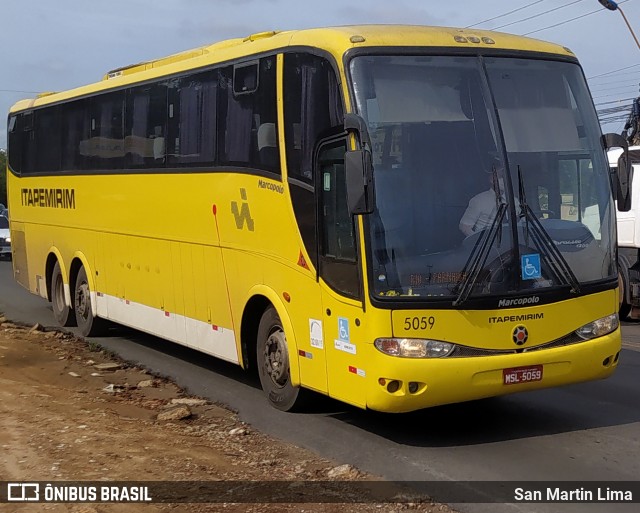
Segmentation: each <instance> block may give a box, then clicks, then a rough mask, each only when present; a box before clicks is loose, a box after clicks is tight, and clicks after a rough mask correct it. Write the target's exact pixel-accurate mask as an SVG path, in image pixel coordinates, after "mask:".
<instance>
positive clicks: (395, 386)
mask: <svg viewBox="0 0 640 513" xmlns="http://www.w3.org/2000/svg"><path fill="white" fill-rule="evenodd" d="M399 389H400V382H399V381H398V380H397V379H394V380H393V381H389V384H388V385H387V392H389V393H390V394H393V393H395V392H397V391H398V390H399Z"/></svg>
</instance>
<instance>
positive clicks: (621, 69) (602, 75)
mask: <svg viewBox="0 0 640 513" xmlns="http://www.w3.org/2000/svg"><path fill="white" fill-rule="evenodd" d="M637 66H640V64H632V65H631V66H625V67H624V68H619V69H614V70H613V71H607V72H606V73H600V74H599V75H594V76H592V77H587V80H593V79H594V78H599V77H606V76H607V75H611V74H613V73H617V72H618V71H625V70H628V69H631V68H635V67H637ZM634 73H635V71H634Z"/></svg>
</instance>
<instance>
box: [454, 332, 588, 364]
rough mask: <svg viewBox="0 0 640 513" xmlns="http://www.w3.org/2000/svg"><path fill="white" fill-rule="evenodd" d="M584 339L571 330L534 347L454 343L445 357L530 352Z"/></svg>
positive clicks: (576, 342)
mask: <svg viewBox="0 0 640 513" xmlns="http://www.w3.org/2000/svg"><path fill="white" fill-rule="evenodd" d="M584 341H585V340H584V339H583V338H580V337H579V336H578V335H577V334H576V333H575V332H572V333H570V334H569V335H565V336H564V337H561V338H558V339H556V340H552V341H551V342H547V343H545V344H540V345H539V346H534V347H525V348H523V347H518V348H515V349H481V348H478V347H468V346H460V345H456V348H455V349H454V350H453V352H452V353H451V354H450V355H449V356H448V357H447V358H471V357H475V356H499V355H504V354H517V353H531V352H533V351H540V350H543V349H552V348H554V347H562V346H569V345H571V344H578V343H580V342H584Z"/></svg>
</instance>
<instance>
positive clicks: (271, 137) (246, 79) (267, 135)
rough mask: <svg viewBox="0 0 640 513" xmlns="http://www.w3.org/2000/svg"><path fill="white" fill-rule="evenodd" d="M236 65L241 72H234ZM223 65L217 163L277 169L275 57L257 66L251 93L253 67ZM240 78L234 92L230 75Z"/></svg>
mask: <svg viewBox="0 0 640 513" xmlns="http://www.w3.org/2000/svg"><path fill="white" fill-rule="evenodd" d="M238 68H240V69H241V71H238ZM238 68H237V69H236V70H235V71H234V69H233V67H231V66H229V67H227V68H223V69H221V70H220V73H219V85H220V99H219V106H220V123H221V125H220V162H221V163H222V164H227V165H232V166H241V167H252V168H258V169H265V170H268V171H273V172H276V173H279V172H280V157H279V150H278V127H277V105H276V58H275V57H265V58H263V59H260V61H259V65H258V72H259V76H258V77H257V79H255V81H256V82H257V89H255V91H254V92H253V93H251V87H253V86H254V85H255V84H254V82H253V81H254V79H251V73H250V70H252V69H255V66H246V65H239V66H238ZM234 73H235V76H236V77H237V79H238V80H242V84H238V86H237V87H236V90H237V91H240V90H241V91H243V92H242V93H241V94H236V93H234V85H233V76H234Z"/></svg>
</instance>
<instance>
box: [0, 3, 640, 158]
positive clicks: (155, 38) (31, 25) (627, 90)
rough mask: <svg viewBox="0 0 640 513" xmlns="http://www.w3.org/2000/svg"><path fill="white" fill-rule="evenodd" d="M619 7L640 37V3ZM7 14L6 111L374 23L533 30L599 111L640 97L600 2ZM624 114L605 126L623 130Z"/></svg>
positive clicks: (636, 62)
mask: <svg viewBox="0 0 640 513" xmlns="http://www.w3.org/2000/svg"><path fill="white" fill-rule="evenodd" d="M618 3H619V6H620V8H621V9H622V10H623V11H624V13H625V15H626V17H627V19H628V20H629V23H630V24H631V27H632V30H633V31H634V32H635V33H636V35H637V36H638V38H640V0H621V1H620V2H618ZM594 11H595V12H594ZM589 13H592V14H589ZM572 18H577V19H573V20H572ZM0 20H1V25H2V30H0V70H1V71H0V111H2V112H4V113H7V112H8V110H9V108H10V106H11V105H12V104H13V103H15V102H16V101H18V100H20V99H23V98H31V97H33V96H34V95H35V93H38V92H44V91H61V90H65V89H70V88H73V87H77V86H80V85H83V84H88V83H91V82H95V81H98V80H100V79H101V77H102V76H103V75H104V74H105V73H106V72H107V71H108V70H111V69H114V68H118V67H122V66H125V65H128V64H133V63H137V62H141V61H147V60H152V59H156V58H159V57H163V56H166V55H170V54H173V53H178V52H180V51H183V50H188V49H191V48H196V47H199V46H204V45H208V44H211V43H214V42H217V41H221V40H223V39H228V38H233V37H245V36H247V35H249V34H252V33H256V32H263V31H267V30H292V29H303V28H311V27H323V26H336V25H352V24H366V23H382V24H391V23H406V24H413V25H436V26H447V27H460V28H463V27H468V26H470V25H473V26H475V27H477V28H482V29H497V30H499V31H501V32H508V33H511V34H518V35H525V34H528V36H529V37H534V38H537V39H543V40H547V41H552V42H554V43H559V44H561V45H563V46H567V47H569V48H570V49H571V50H572V51H573V52H574V53H575V54H576V55H577V56H578V59H580V61H581V63H582V66H583V69H584V72H585V75H586V76H587V78H588V82H589V86H590V87H591V91H592V95H593V97H594V102H595V103H596V108H597V109H598V110H600V109H607V108H615V107H628V106H630V104H631V100H632V99H633V98H636V97H638V96H640V92H639V85H638V84H639V83H640V48H638V46H637V45H636V43H635V42H634V39H633V36H632V33H631V31H630V30H629V28H628V27H627V25H626V24H625V22H624V19H623V17H622V15H621V14H620V12H615V11H609V10H606V9H604V8H603V7H602V6H601V5H600V3H599V2H598V0H537V1H536V0H509V1H505V0H446V1H437V0H370V1H363V0H360V1H358V2H353V1H351V2H350V1H346V0H322V1H313V2H305V1H303V0H298V1H295V0H154V1H145V0H108V1H104V2H95V1H87V0H55V1H52V0H0ZM569 20H572V21H569ZM481 22H482V23H481ZM553 25H556V26H553ZM529 33H530V34H529ZM609 102H610V103H609ZM618 118H619V119H617V120H615V121H614V122H610V123H606V124H603V131H605V132H618V133H619V132H620V131H621V130H622V127H623V125H624V121H623V120H622V119H620V118H621V116H620V115H619V114H618ZM2 148H6V117H5V118H3V121H2V122H1V123H0V149H2Z"/></svg>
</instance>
